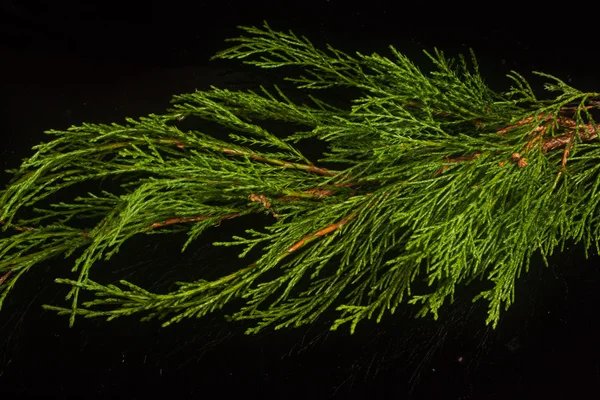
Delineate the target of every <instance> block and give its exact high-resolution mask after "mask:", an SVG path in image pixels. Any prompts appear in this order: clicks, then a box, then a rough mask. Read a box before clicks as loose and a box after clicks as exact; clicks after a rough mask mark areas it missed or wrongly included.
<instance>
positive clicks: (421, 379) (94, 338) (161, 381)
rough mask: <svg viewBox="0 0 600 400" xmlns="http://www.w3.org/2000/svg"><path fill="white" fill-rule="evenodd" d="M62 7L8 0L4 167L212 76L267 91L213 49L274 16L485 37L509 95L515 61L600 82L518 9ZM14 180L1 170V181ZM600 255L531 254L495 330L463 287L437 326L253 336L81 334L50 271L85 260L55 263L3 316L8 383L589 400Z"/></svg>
mask: <svg viewBox="0 0 600 400" xmlns="http://www.w3.org/2000/svg"><path fill="white" fill-rule="evenodd" d="M390 3H393V4H395V3H396V2H390ZM52 4H53V5H52V6H47V7H46V9H43V8H40V6H39V5H36V6H33V5H29V4H28V3H27V2H20V1H16V0H14V1H12V2H11V1H5V2H4V3H3V8H2V10H0V12H2V13H3V14H2V19H1V20H0V21H1V25H0V27H1V29H2V31H1V34H2V43H0V44H1V47H0V60H1V61H2V66H3V70H4V71H3V73H2V75H3V76H2V79H1V81H0V82H1V83H0V85H1V86H0V95H1V96H2V104H3V105H2V111H1V112H2V114H1V117H2V122H3V124H2V128H1V129H2V142H1V143H2V145H1V147H0V157H1V158H0V159H1V163H0V167H2V168H1V169H2V170H3V171H4V170H6V169H8V168H14V167H16V166H18V164H19V163H20V160H21V158H23V157H26V156H29V155H30V154H31V150H30V149H31V147H32V146H33V145H35V144H37V143H38V142H40V141H42V140H46V138H45V136H44V135H43V133H42V132H43V131H44V130H46V129H50V128H54V129H60V128H67V127H69V126H70V125H74V124H80V123H82V122H86V121H88V122H113V121H114V122H121V121H123V118H124V117H126V116H130V117H138V116H143V115H147V114H149V113H161V112H163V111H164V110H165V108H166V107H167V106H168V102H169V100H170V97H171V96H172V95H173V94H178V93H185V92H190V91H193V90H195V89H206V88H208V86H209V85H216V86H219V87H229V88H238V87H239V88H242V87H248V86H253V85H254V86H255V85H256V84H257V82H259V81H260V80H261V79H264V74H263V73H262V72H257V71H255V70H250V69H248V68H247V67H243V66H241V65H240V64H237V63H235V62H208V58H209V57H210V56H212V55H213V54H214V53H215V52H216V51H218V50H220V49H222V48H224V47H225V46H226V44H225V43H224V39H226V38H228V37H235V36H237V35H238V34H239V33H240V32H239V31H238V30H237V29H236V25H240V24H243V25H259V24H261V23H262V21H263V20H267V21H268V22H269V24H270V25H271V27H272V28H274V29H278V30H287V29H292V30H294V32H295V33H297V34H302V35H305V36H307V37H308V38H309V39H311V40H312V41H313V42H314V43H315V44H320V45H322V44H325V43H330V44H332V45H333V46H334V47H338V48H340V49H342V50H345V51H347V52H352V51H356V50H358V51H361V52H373V51H376V52H379V53H386V49H387V46H388V45H389V44H393V45H394V46H395V47H396V48H397V49H399V50H400V51H401V52H403V53H405V54H408V55H409V56H411V57H413V58H414V59H415V60H416V61H417V63H418V62H419V61H423V60H424V57H423V56H422V53H420V50H421V49H423V48H425V49H429V50H431V49H432V48H433V47H438V48H440V49H441V50H443V51H445V52H446V53H447V54H449V55H456V54H457V53H466V51H467V50H468V48H469V47H472V48H474V50H475V52H476V54H477V55H478V57H479V60H480V68H481V71H482V73H483V75H484V78H485V79H486V81H487V82H488V83H489V84H490V86H491V87H492V88H494V89H497V90H503V89H507V88H508V86H509V82H508V80H507V79H504V78H503V77H504V75H505V74H506V73H507V72H508V71H509V70H511V69H516V70H518V71H520V72H522V73H524V74H528V73H529V72H530V71H531V70H541V71H543V72H547V73H550V74H554V75H556V76H558V77H560V78H562V79H564V80H565V81H568V82H569V83H570V84H572V85H573V86H575V87H577V88H579V89H581V90H585V91H593V90H598V89H600V81H599V78H600V74H599V73H598V67H597V65H598V64H597V61H598V57H597V56H596V54H594V53H592V52H591V51H590V50H589V48H590V46H591V42H590V41H591V37H592V36H591V33H587V32H585V31H582V30H577V31H573V32H571V31H566V30H564V28H563V30H559V29H550V28H547V29H541V28H540V26H538V25H535V24H531V23H529V24H525V23H522V22H521V23H516V22H519V21H522V20H521V19H519V18H514V19H512V20H504V22H500V23H498V22H493V21H490V20H489V18H490V15H487V16H486V18H488V19H487V20H486V21H488V22H489V23H487V24H486V25H485V26H483V25H481V24H479V26H476V25H474V24H466V23H463V22H462V21H463V19H464V18H465V17H464V16H463V17H462V19H460V18H459V17H457V18H454V17H453V16H452V17H451V16H450V14H445V19H444V20H442V19H440V18H441V17H440V15H437V16H436V17H435V18H437V19H435V18H433V17H432V16H431V15H429V14H427V13H424V11H425V10H421V11H415V10H413V11H412V12H411V13H407V12H402V13H400V12H398V11H394V9H395V7H396V6H395V5H392V6H390V5H387V4H385V2H376V1H374V2H373V1H371V2H368V4H363V5H361V6H360V7H358V6H346V5H344V3H343V2H341V1H335V0H331V1H319V2H313V3H307V2H303V3H289V4H286V5H285V6H282V5H281V4H282V3H273V4H266V3H261V2H254V3H252V4H246V3H244V5H239V4H237V3H236V2H231V1H223V2H220V3H219V4H212V3H200V4H195V5H193V6H190V5H186V4H177V3H176V2H165V3H159V2H153V3H150V5H147V6H146V7H145V8H137V9H126V8H123V6H122V5H118V4H116V3H115V4H111V3H110V2H108V3H106V2H104V3H102V4H103V5H101V6H99V5H95V4H93V3H82V4H77V5H71V4H66V3H65V5H60V4H56V3H52ZM367 7H368V8H367ZM473 18H474V20H477V19H478V18H480V17H479V16H474V17H473ZM440 21H443V22H440ZM510 21H512V22H514V23H509V22H510ZM515 21H516V22H515ZM527 29H530V30H529V31H528V30H527ZM590 54H591V55H590ZM261 74H262V75H261ZM269 74H271V75H268V76H269V77H271V76H272V74H273V72H269ZM283 74H285V72H284V71H281V75H283ZM528 78H531V75H529V76H528ZM269 79H270V78H269ZM532 82H533V83H534V84H536V83H537V82H538V81H537V80H536V79H534V78H532ZM537 89H540V87H539V86H538V87H537ZM8 179H9V175H8V174H6V173H4V172H2V173H1V174H0V183H2V185H4V184H6V183H7V182H8ZM260 222H261V221H260V220H258V219H257V220H245V221H244V222H243V223H238V222H233V221H231V222H227V223H224V224H223V226H222V227H221V228H218V229H217V228H214V229H213V230H211V231H210V233H209V235H210V238H208V239H204V240H200V241H198V244H197V245H196V246H192V247H194V248H190V249H189V250H187V251H186V253H185V254H181V252H180V248H181V245H182V244H183V243H184V241H185V238H184V237H182V236H174V237H171V238H169V239H168V240H165V239H164V238H163V237H161V238H160V240H157V239H154V238H150V239H148V238H139V239H137V238H136V239H134V240H132V241H131V243H129V244H127V245H125V246H123V248H122V250H121V251H120V252H119V254H118V255H117V256H115V257H114V258H113V260H111V261H110V262H106V263H103V264H99V265H97V266H95V268H94V269H93V272H92V273H93V274H95V277H96V279H97V280H99V281H101V282H113V281H117V280H118V279H128V280H131V281H133V282H136V283H139V284H140V285H141V286H143V287H150V288H152V287H165V285H168V284H169V283H170V282H173V281H175V280H182V281H184V280H186V279H189V280H191V279H197V278H198V277H199V276H202V274H205V273H219V271H221V270H223V269H226V268H229V269H235V268H238V267H239V266H240V265H243V263H242V261H244V260H239V259H237V258H236V257H235V256H232V255H231V254H228V252H227V251H225V250H224V248H212V246H211V245H210V242H212V241H217V240H226V239H227V238H228V237H229V236H230V235H231V234H232V233H243V229H244V228H247V227H248V226H251V225H252V224H259V223H260ZM598 261H599V257H598V256H597V255H593V256H592V257H591V258H590V259H589V260H585V259H584V257H583V254H582V251H581V249H580V248H579V247H578V246H571V247H570V248H569V249H567V250H566V251H565V252H564V253H562V254H558V255H556V256H554V257H553V258H552V259H551V264H552V265H551V268H545V267H543V264H542V263H541V262H539V260H537V261H535V262H534V263H532V268H531V271H530V273H529V274H528V275H527V276H525V277H524V278H523V279H522V280H521V281H520V282H519V283H518V290H517V299H516V304H515V305H514V306H513V307H512V308H511V309H510V310H509V311H507V312H506V313H505V314H504V317H503V319H502V321H501V323H500V326H499V327H498V329H497V330H496V331H492V330H490V329H488V328H487V327H486V326H485V324H484V320H485V307H481V306H482V305H484V304H479V303H478V304H475V305H472V304H471V303H470V302H469V301H468V290H466V291H465V295H464V296H463V297H464V299H466V300H462V299H461V298H459V299H458V300H457V302H456V304H454V305H452V306H447V307H446V308H445V309H444V310H443V312H442V315H441V316H440V320H438V321H432V320H427V319H420V320H414V319H412V318H410V314H411V313H412V312H413V310H410V309H406V310H404V311H403V312H401V313H397V314H396V315H393V316H390V315H388V316H387V318H385V319H384V321H382V323H380V324H375V323H373V322H370V321H369V322H364V323H362V324H361V325H359V328H358V329H357V332H356V333H355V334H354V335H352V336H351V335H350V334H349V333H348V331H347V330H346V329H340V330H338V331H336V332H329V331H328V330H327V327H328V325H329V321H330V319H329V317H332V315H324V316H323V318H322V320H320V321H318V322H317V323H315V324H314V325H313V326H310V327H305V328H300V329H297V330H284V331H277V332H265V333H263V334H260V335H257V336H255V337H249V336H245V335H243V331H244V330H245V326H243V325H242V324H228V323H226V322H225V321H224V319H223V318H222V316H221V315H217V314H215V315H213V316H210V317H207V318H205V319H201V320H187V321H184V322H181V323H179V324H176V325H174V326H170V327H168V328H164V329H161V328H160V325H159V323H157V322H146V323H140V322H138V321H137V320H135V318H129V319H122V320H117V321H113V322H111V323H106V322H103V321H101V320H85V319H83V318H80V319H79V320H78V321H77V322H76V325H75V327H74V328H72V329H69V328H68V321H67V320H66V319H65V318H63V317H58V316H56V315H55V314H54V313H52V312H45V311H42V310H41V305H42V304H48V303H50V304H64V300H63V297H64V295H65V294H66V289H65V288H63V287H59V286H58V285H56V284H54V283H53V279H54V278H55V277H59V276H60V277H64V276H68V274H69V270H70V268H71V262H72V260H62V259H60V260H57V261H56V262H53V263H47V264H44V265H40V266H37V267H36V268H34V270H33V271H32V272H31V273H29V274H27V275H26V276H25V277H23V278H22V280H21V282H20V284H19V285H17V288H16V290H15V291H14V292H13V293H12V295H10V296H9V297H8V299H7V302H6V304H5V306H4V308H3V309H2V311H1V312H0V351H1V353H0V393H2V395H3V396H4V395H6V394H8V395H9V396H10V398H18V397H20V396H22V397H27V396H33V395H37V396H42V397H52V398H67V397H86V398H91V397H115V398H130V399H135V398H142V397H145V396H148V395H149V394H154V395H159V394H163V395H164V394H168V395H172V396H192V395H193V396H195V397H198V396H214V395H219V396H233V395H239V394H242V395H245V396H248V395H253V396H254V395H256V396H258V395H260V396H263V397H275V396H277V397H286V398H307V397H313V398H327V397H331V396H335V397H338V398H344V397H360V398H392V397H393V398H409V394H410V397H411V398H415V399H417V398H428V399H431V398H443V399H503V398H507V397H508V396H511V398H525V397H529V396H531V395H536V396H539V397H542V396H549V395H552V396H553V397H557V396H568V397H573V396H574V395H576V393H578V392H581V393H587V398H590V397H593V396H594V395H598V390H597V384H598V383H600V362H599V361H598V359H599V358H598V356H599V355H600V348H599V345H598V340H597V338H598V336H599V334H600V330H599V328H598V327H597V324H596V321H597V318H596V314H595V312H596V310H597V309H598V305H599V301H598V295H597V283H598ZM7 398H8V397H7Z"/></svg>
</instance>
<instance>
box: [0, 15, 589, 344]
mask: <svg viewBox="0 0 600 400" xmlns="http://www.w3.org/2000/svg"><path fill="white" fill-rule="evenodd" d="M242 29H243V30H244V31H245V32H247V33H248V34H249V36H247V37H239V38H236V39H232V41H233V42H234V43H235V44H234V46H233V47H231V48H229V49H227V50H225V51H222V52H220V53H218V54H217V55H216V56H215V58H219V59H237V60H243V61H244V62H245V63H248V64H251V65H254V66H257V67H260V68H285V67H290V66H291V67H293V68H291V69H290V70H291V71H298V70H301V71H302V74H303V75H298V76H288V77H286V79H287V80H288V81H289V82H291V83H292V84H294V85H295V86H296V88H297V89H298V90H299V91H304V92H305V93H314V92H316V91H319V90H322V89H336V88H338V89H341V88H352V90H354V91H355V93H358V95H357V96H356V97H355V98H354V99H353V100H352V102H351V103H350V104H348V106H347V107H339V106H335V107H334V106H333V105H331V104H328V103H327V102H325V101H323V100H319V99H317V98H316V97H314V96H312V95H309V98H310V99H311V100H310V101H311V103H310V104H308V105H307V104H298V102H293V101H292V100H290V97H291V96H290V95H286V94H285V93H283V92H282V91H281V90H280V89H279V88H278V87H273V88H271V89H266V88H263V89H262V90H261V91H256V92H254V91H241V90H240V91H231V90H223V89H218V88H215V87H213V88H211V89H210V90H206V91H196V92H194V93H189V94H183V95H177V96H174V98H173V105H172V108H171V109H169V110H168V111H167V112H166V113H165V114H161V115H156V114H151V115H149V116H148V117H144V118H139V119H131V118H130V119H127V120H126V123H124V124H116V123H114V124H111V125H106V124H93V123H85V124H83V125H81V126H72V127H70V128H69V129H67V130H64V131H58V130H51V131H47V132H46V133H47V134H48V135H52V136H53V139H52V140H50V141H48V142H46V143H41V144H39V145H37V146H35V147H34V150H35V154H34V155H33V156H32V157H30V158H28V159H25V160H24V161H23V163H22V165H21V166H20V167H19V168H18V169H15V170H11V171H9V172H10V173H12V174H13V175H14V177H13V178H12V180H11V182H10V183H9V185H8V186H7V187H6V189H5V190H2V191H1V192H0V220H1V222H2V229H3V232H10V234H5V235H4V237H3V238H2V239H0V276H1V278H0V279H1V280H0V294H1V297H0V301H3V300H4V299H5V297H6V295H7V294H8V293H9V291H10V290H11V289H12V288H13V286H14V285H15V282H16V281H17V280H18V278H19V277H21V276H22V275H23V274H24V273H26V272H27V271H28V270H29V269H30V268H32V267H33V266H34V265H36V264H39V263H41V262H43V261H45V260H47V259H49V258H53V257H57V256H59V255H63V256H64V257H70V256H72V255H73V254H74V252H76V251H77V254H80V255H79V256H78V257H77V258H76V260H75V261H74V267H73V270H72V271H73V272H74V273H76V277H74V279H56V282H59V283H63V284H67V285H70V286H71V287H72V288H71V290H70V292H69V294H68V296H67V299H68V300H70V301H71V303H70V306H68V307H57V306H45V307H46V308H47V309H52V310H56V311H58V312H59V314H66V315H70V323H71V324H72V323H73V322H74V319H75V316H76V315H83V316H86V317H97V316H102V317H106V318H108V319H109V320H110V319H113V318H117V317H120V316H125V315H131V314H142V315H143V316H144V318H153V317H157V318H160V319H162V320H163V321H164V326H166V325H169V324H171V323H173V322H177V321H180V320H182V319H183V318H186V317H200V316H203V315H205V314H207V313H210V312H213V311H215V310H217V309H220V308H222V307H223V306H224V305H225V304H227V303H228V302H230V301H231V300H232V299H242V300H244V303H243V306H242V307H241V308H240V309H239V311H237V312H235V313H234V314H232V315H231V316H230V318H231V319H232V320H252V321H255V325H254V326H255V327H254V328H251V329H249V330H248V333H254V332H258V331H259V330H261V329H263V328H265V327H272V328H275V329H278V328H282V327H292V326H299V325H302V324H306V323H311V322H313V321H315V319H316V318H317V317H318V316H319V315H321V314H322V313H323V312H324V311H325V310H327V309H329V308H335V309H336V310H338V311H339V312H340V313H339V318H338V319H337V320H335V321H333V324H332V329H336V328H337V327H339V326H340V325H342V324H345V323H349V324H350V327H351V331H352V332H353V331H354V329H355V327H356V325H357V323H358V322H359V321H361V320H363V319H365V318H372V317H376V318H377V321H379V320H380V319H381V318H382V316H383V315H384V314H386V311H388V312H389V313H393V312H394V310H396V308H397V307H398V306H399V305H401V304H416V305H418V306H419V307H420V312H419V314H420V315H427V314H432V315H433V316H434V317H437V314H438V311H439V310H440V307H442V305H443V304H444V303H445V302H447V301H452V299H453V297H454V295H455V291H456V290H457V289H458V288H460V286H461V285H465V284H468V283H469V282H472V281H474V280H477V281H488V282H490V285H489V289H488V290H485V291H483V292H482V293H480V294H479V295H478V296H476V299H485V300H487V301H488V302H489V317H488V319H487V323H491V324H492V325H493V326H496V324H497V322H498V319H499V317H500V314H501V312H502V309H503V308H506V307H508V306H509V305H510V304H511V303H512V302H513V301H514V287H515V279H517V278H518V277H519V275H520V274H521V273H522V270H523V269H525V270H527V268H528V266H529V260H530V259H531V257H532V256H533V255H534V253H536V252H539V253H540V254H541V255H542V256H543V257H544V260H545V259H546V257H547V256H548V255H549V254H551V253H552V251H553V249H554V248H556V247H557V246H559V245H564V243H565V242H566V241H567V240H574V241H576V242H582V243H583V244H584V245H585V248H586V253H587V250H588V248H590V247H591V246H592V244H595V247H596V249H598V237H599V235H598V233H599V229H600V220H599V217H600V214H599V213H598V203H599V202H600V196H599V195H598V189H599V184H600V179H599V175H598V173H599V169H600V163H599V162H598V160H600V146H599V144H598V140H597V136H598V135H597V133H598V132H597V126H596V124H595V122H594V120H593V118H592V114H591V113H592V111H593V109H594V108H598V107H599V103H598V102H597V101H598V96H600V93H583V92H580V91H578V90H576V89H574V88H572V87H570V86H569V85H567V84H565V83H564V82H563V81H561V80H559V79H557V78H554V77H552V76H549V75H544V74H539V75H543V76H545V77H546V78H548V81H549V82H550V83H548V84H547V85H546V89H547V90H548V92H549V93H550V94H551V95H552V96H550V97H551V98H550V99H538V98H537V97H536V95H535V94H534V92H533V91H532V89H531V88H530V86H529V85H528V83H527V82H526V81H525V79H524V78H523V77H522V76H521V75H519V74H517V73H516V72H512V73H510V74H509V76H508V78H510V80H511V82H512V87H511V88H510V90H508V91H507V92H505V93H496V92H494V91H492V90H491V89H490V88H489V87H488V86H487V85H486V84H485V83H484V81H483V80H482V78H481V76H480V73H479V71H478V66H477V63H476V60H475V58H474V57H472V60H471V61H468V60H466V59H465V58H463V57H459V58H457V59H448V58H446V57H445V56H444V54H443V53H442V52H440V51H438V50H435V51H434V52H432V53H427V52H426V53H425V54H426V55H427V56H428V57H429V59H430V60H431V63H432V64H431V66H430V67H431V68H430V69H431V70H430V71H428V72H422V70H421V69H419V68H418V67H417V66H416V65H414V64H413V63H412V62H411V61H410V60H409V59H408V58H407V57H406V56H404V55H403V54H401V53H400V52H398V51H397V50H396V49H395V48H393V47H390V51H391V57H389V58H388V57H384V56H381V55H378V54H372V55H363V54H359V53H356V54H354V55H349V54H346V53H344V52H341V51H339V50H336V49H334V48H332V47H329V46H328V47H327V49H325V50H321V49H318V48H315V47H314V46H313V45H312V44H311V42H309V41H308V40H307V39H306V38H304V37H298V36H296V35H294V34H293V33H291V32H290V33H283V32H278V31H274V30H272V29H271V28H270V27H269V26H268V25H267V24H265V25H264V26H263V27H261V28H255V27H245V28H242ZM190 117H193V118H201V119H203V120H206V121H211V122H212V123H217V124H219V125H220V126H221V127H223V128H224V129H226V130H227V131H228V132H229V139H228V140H222V139H219V138H217V137H215V135H209V134H207V133H205V132H201V131H199V130H196V129H189V130H184V129H182V128H181V123H180V121H182V120H183V119H184V118H190ZM263 121H277V122H278V123H280V124H286V125H289V126H290V127H292V128H293V129H294V130H295V133H293V134H290V135H287V136H285V137H284V136H283V135H278V134H277V132H270V131H269V130H267V129H266V128H265V126H264V125H265V124H264V123H263V124H262V125H261V122H263ZM307 139H310V140H320V141H321V142H322V143H323V144H324V146H326V148H327V151H326V153H324V155H323V158H322V159H320V160H309V159H308V158H307V157H305V156H304V155H303V154H302V152H301V151H299V150H298V148H297V147H298V145H297V143H298V142H301V141H303V140H307ZM324 165H328V166H330V165H334V166H335V165H339V166H340V168H337V169H332V168H324V167H323V166H324ZM100 179H111V180H114V181H117V180H118V181H119V182H120V188H121V189H122V190H123V191H124V194H115V193H110V192H108V191H102V192H100V193H95V194H93V193H87V194H83V193H80V195H78V196H76V197H74V198H72V201H69V202H64V201H61V202H59V203H55V204H51V205H50V206H49V207H48V208H46V209H44V208H40V204H42V203H41V201H42V200H44V199H45V198H47V197H48V196H50V195H54V194H56V193H57V192H61V193H65V192H64V190H65V189H66V188H68V187H71V186H72V185H76V184H79V183H81V182H85V181H94V180H100ZM27 212H29V214H27V215H31V213H32V212H34V213H35V214H34V215H36V216H35V217H31V218H25V217H24V216H22V215H21V213H23V215H26V213H27ZM257 213H259V214H266V215H268V216H269V218H271V221H272V223H271V224H269V225H267V226H264V229H260V230H253V229H250V230H247V231H246V233H247V234H246V235H245V236H244V237H241V236H233V237H232V238H231V241H228V242H219V243H214V244H215V245H219V246H242V250H241V252H240V254H239V256H240V257H244V256H245V255H247V254H248V253H249V252H250V251H251V250H252V249H255V250H256V249H259V250H260V252H261V253H260V254H261V255H260V256H259V257H258V258H257V259H253V260H251V263H248V262H246V263H244V264H243V266H241V267H240V269H239V270H237V272H234V273H231V274H228V275H225V276H222V277H221V278H219V279H216V280H211V281H209V280H206V279H201V278H199V279H198V280H196V281H194V282H179V283H178V287H177V290H174V291H173V292H170V293H152V292H150V291H147V290H145V289H143V288H141V287H139V286H137V285H134V284H133V283H130V282H127V281H121V282H120V286H117V285H112V284H108V285H103V284H101V283H99V282H96V281H94V280H93V279H92V278H91V275H90V272H91V268H92V265H93V264H94V263H95V262H97V261H98V260H108V259H110V258H111V257H112V256H113V255H114V254H115V253H117V252H118V251H119V247H120V246H121V245H122V244H123V243H124V242H125V241H126V240H128V239H130V238H131V237H132V236H134V235H140V234H141V235H144V234H162V233H167V234H168V233H172V232H181V231H185V232H187V234H188V236H189V239H188V240H187V242H186V243H185V244H184V245H183V249H182V251H183V250H185V248H186V247H188V246H189V245H190V244H191V243H192V242H193V241H194V240H195V239H197V238H198V237H199V235H201V234H202V233H204V232H205V231H206V230H207V229H208V228H211V227H215V226H218V225H219V224H220V223H221V222H223V221H224V220H227V219H233V218H243V217H244V216H245V215H248V214H257ZM75 219H77V220H79V221H84V222H85V221H86V220H87V221H94V223H93V224H92V223H90V224H89V225H90V226H88V227H87V228H78V227H76V226H75V225H74V224H73V223H72V222H73V221H74V220H75ZM79 223H81V222H79ZM267 272H268V274H267ZM420 282H424V283H425V284H422V283H420ZM417 283H419V284H418V285H416V284H417ZM411 289H412V290H411ZM85 291H91V292H93V293H94V294H95V295H96V296H95V297H94V299H92V300H88V301H80V295H81V294H83V293H84V292H85Z"/></svg>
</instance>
